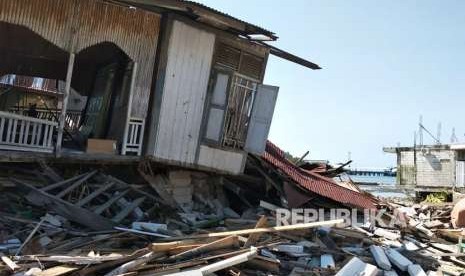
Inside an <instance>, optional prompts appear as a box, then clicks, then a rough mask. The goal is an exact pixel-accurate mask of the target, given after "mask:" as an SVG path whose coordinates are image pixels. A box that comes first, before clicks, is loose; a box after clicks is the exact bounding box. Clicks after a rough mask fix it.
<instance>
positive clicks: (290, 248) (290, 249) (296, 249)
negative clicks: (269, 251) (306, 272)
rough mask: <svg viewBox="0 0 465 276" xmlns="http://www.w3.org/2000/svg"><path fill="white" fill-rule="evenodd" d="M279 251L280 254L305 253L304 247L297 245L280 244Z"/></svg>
mask: <svg viewBox="0 0 465 276" xmlns="http://www.w3.org/2000/svg"><path fill="white" fill-rule="evenodd" d="M277 250H278V251H279V252H286V253H304V247H303V246H301V245H295V244H280V245H278V247H277Z"/></svg>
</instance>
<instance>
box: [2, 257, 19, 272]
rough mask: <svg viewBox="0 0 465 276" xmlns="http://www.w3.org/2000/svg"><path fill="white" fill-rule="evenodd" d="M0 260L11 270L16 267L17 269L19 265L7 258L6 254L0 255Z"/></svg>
mask: <svg viewBox="0 0 465 276" xmlns="http://www.w3.org/2000/svg"><path fill="white" fill-rule="evenodd" d="M1 259H2V261H3V262H4V263H5V264H6V265H7V266H8V268H9V269H10V270H11V271H15V270H16V269H19V268H20V266H19V265H17V264H16V263H15V262H13V261H12V260H11V259H10V258H8V257H7V256H2V258H1Z"/></svg>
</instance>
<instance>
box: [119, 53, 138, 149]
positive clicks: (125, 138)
mask: <svg viewBox="0 0 465 276" xmlns="http://www.w3.org/2000/svg"><path fill="white" fill-rule="evenodd" d="M136 76H137V62H134V63H133V67H132V75H131V86H130V88H129V97H128V109H127V112H126V123H125V125H124V134H123V144H122V147H121V155H126V144H127V143H128V133H129V122H130V120H131V111H132V97H133V95H134V86H135V83H136Z"/></svg>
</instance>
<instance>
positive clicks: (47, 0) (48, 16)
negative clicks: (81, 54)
mask: <svg viewBox="0 0 465 276" xmlns="http://www.w3.org/2000/svg"><path fill="white" fill-rule="evenodd" d="M76 1H77V0H40V1H37V0H0V21H4V22H8V23H12V24H17V25H21V26H25V27H27V28H29V29H31V30H32V31H34V32H35V33H37V34H39V35H41V36H42V37H44V38H45V39H47V40H49V41H50V42H52V43H53V44H55V45H56V46H58V47H60V48H62V49H68V47H69V42H70V35H71V32H70V30H71V24H70V22H71V20H70V19H72V17H73V10H74V8H75V3H76Z"/></svg>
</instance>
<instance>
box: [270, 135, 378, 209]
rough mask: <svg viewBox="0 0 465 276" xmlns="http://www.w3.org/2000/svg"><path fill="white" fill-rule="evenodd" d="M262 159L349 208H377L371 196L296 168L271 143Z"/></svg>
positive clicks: (316, 191)
mask: <svg viewBox="0 0 465 276" xmlns="http://www.w3.org/2000/svg"><path fill="white" fill-rule="evenodd" d="M262 158H263V159H264V160H265V161H267V162H268V163H270V164H271V165H273V166H274V167H275V168H277V169H279V170H281V171H282V172H283V173H284V174H286V175H287V176H288V177H289V178H291V179H292V180H293V181H295V182H296V183H297V184H298V185H300V186H301V187H303V188H305V189H306V190H308V191H311V192H313V193H316V194H318V195H320V196H323V197H326V198H330V199H332V200H334V201H336V202H339V203H342V204H344V205H347V206H353V207H357V208H361V209H374V208H375V205H374V204H373V201H372V199H371V198H370V197H369V196H366V195H363V194H361V193H358V192H355V191H353V190H350V189H347V188H345V187H342V186H340V185H338V184H337V183H336V182H334V181H333V180H332V179H331V178H327V177H324V176H321V175H318V174H316V173H313V172H310V171H304V170H302V169H300V168H299V167H297V166H295V165H294V164H292V163H291V162H289V161H288V160H287V159H286V158H285V157H284V152H283V151H282V150H281V149H280V148H279V147H277V146H276V145H274V144H273V143H271V142H270V141H268V142H267V144H266V151H265V153H264V154H263V155H262Z"/></svg>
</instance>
